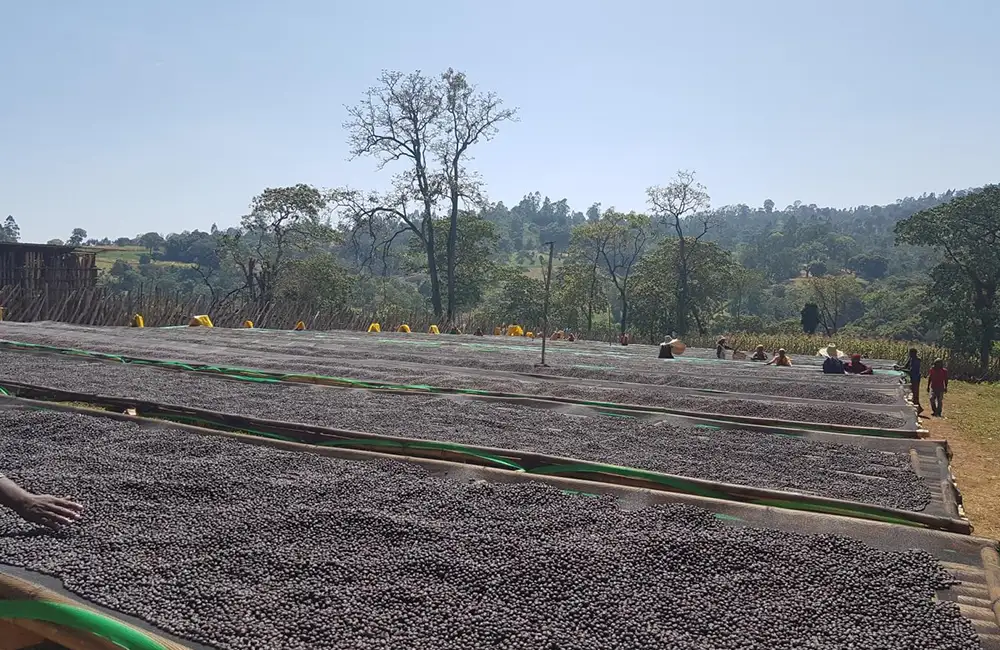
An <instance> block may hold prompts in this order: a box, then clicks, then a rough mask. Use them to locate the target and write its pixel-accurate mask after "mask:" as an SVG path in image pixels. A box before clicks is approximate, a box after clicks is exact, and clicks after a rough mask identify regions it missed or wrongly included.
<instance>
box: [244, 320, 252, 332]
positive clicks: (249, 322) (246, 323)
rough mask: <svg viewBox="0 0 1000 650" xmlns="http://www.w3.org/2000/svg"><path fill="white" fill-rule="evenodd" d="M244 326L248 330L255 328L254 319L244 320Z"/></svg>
mask: <svg viewBox="0 0 1000 650" xmlns="http://www.w3.org/2000/svg"><path fill="white" fill-rule="evenodd" d="M243 327H245V328H246V329H248V330H252V329H253V321H252V320H245V321H243Z"/></svg>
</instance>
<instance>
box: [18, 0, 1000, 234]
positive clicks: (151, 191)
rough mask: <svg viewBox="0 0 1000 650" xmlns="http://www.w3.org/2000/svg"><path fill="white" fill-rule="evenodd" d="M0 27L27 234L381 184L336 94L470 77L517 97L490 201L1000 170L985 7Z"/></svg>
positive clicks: (923, 1)
mask: <svg viewBox="0 0 1000 650" xmlns="http://www.w3.org/2000/svg"><path fill="white" fill-rule="evenodd" d="M2 4H3V8H2V12H0V13H2V20H0V56H2V60H3V65H0V93H2V94H0V97H2V101H0V217H3V216H5V215H6V214H8V213H9V214H13V215H14V216H15V217H16V218H17V220H18V222H19V223H20V225H21V230H22V238H23V239H24V240H33V241H45V240H47V239H49V238H53V237H60V238H66V237H67V236H68V235H69V233H70V231H71V230H72V228H74V227H77V226H82V227H84V228H85V229H86V230H87V231H88V232H89V233H90V235H91V236H97V237H102V236H105V235H107V236H110V237H117V236H121V235H134V234H136V233H140V232H145V231H148V230H156V231H160V232H164V233H166V232H173V231H179V230H184V229H194V228H202V229H207V228H208V227H209V225H210V224H211V223H213V222H216V223H218V224H219V225H220V226H222V225H228V224H231V223H235V222H236V221H237V220H238V219H239V217H240V215H242V214H244V213H245V211H246V206H247V204H248V202H249V200H250V198H251V197H252V196H253V195H254V194H256V193H258V192H259V191H261V190H262V189H264V188H265V187H269V186H280V185H288V184H294V183H298V182H305V183H311V184H315V185H318V186H324V187H333V186H342V185H350V186H353V187H355V188H379V187H382V186H383V185H384V184H385V183H386V181H387V180H388V174H386V173H384V172H382V173H379V172H377V171H376V170H375V167H374V164H373V163H372V162H371V161H366V160H358V161H348V159H347V157H348V156H347V148H346V144H345V135H344V132H343V130H342V128H341V124H342V122H343V121H344V117H345V115H344V108H343V106H344V104H353V103H355V102H356V101H358V100H359V99H360V97H361V94H362V92H363V91H364V90H365V89H366V88H367V87H368V86H370V85H371V84H372V83H373V82H374V81H375V79H376V77H377V76H378V74H379V71H380V70H381V69H383V68H389V69H399V70H404V71H410V70H413V69H421V70H423V71H425V72H430V73H438V72H440V71H443V70H444V69H446V68H447V67H449V66H452V67H455V68H457V69H461V70H464V71H465V72H467V73H468V75H469V76H470V78H471V79H472V80H473V81H474V82H476V83H477V84H478V85H479V86H480V87H482V88H484V89H491V90H495V91H496V92H498V93H499V94H500V95H501V96H502V97H503V98H504V99H505V100H506V102H507V103H508V104H510V105H512V106H517V107H518V108H519V109H520V117H521V120H520V122H519V123H517V124H510V125H506V126H505V127H504V128H503V130H502V132H501V133H500V134H499V136H498V137H497V138H496V140H494V141H493V142H490V143H487V144H485V145H482V146H480V147H479V148H478V150H477V151H476V159H475V161H474V162H473V163H472V166H473V167H474V168H475V169H477V170H478V171H479V172H481V173H482V175H483V177H484V178H485V180H486V182H487V190H488V193H489V196H490V198H491V199H493V200H503V201H504V202H505V203H506V204H507V205H508V206H510V205H513V204H516V203H517V202H518V201H519V200H520V198H521V197H522V196H523V195H524V194H525V193H527V192H530V191H534V190H538V191H540V192H541V193H542V194H543V195H544V194H547V195H549V196H550V197H552V198H553V199H558V198H563V197H565V198H567V199H569V202H570V205H571V206H572V207H573V208H575V209H579V210H585V209H586V208H587V206H588V205H590V204H591V203H593V202H595V201H600V202H601V203H603V205H604V206H605V207H608V206H612V205H613V206H616V207H618V208H620V209H633V208H634V209H643V207H644V205H645V188H646V187H647V186H649V185H651V184H655V183H664V182H666V181H667V180H668V179H669V178H670V176H671V175H672V174H673V173H674V171H675V170H677V169H678V168H688V169H694V170H696V171H697V172H698V174H699V177H700V180H701V181H702V182H704V183H705V184H706V185H707V186H708V188H709V191H710V193H711V195H712V202H713V204H714V205H722V204H727V203H738V202H744V203H748V204H750V205H760V204H761V203H762V202H763V201H764V199H766V198H772V199H773V200H774V201H775V202H776V203H777V204H778V205H779V206H784V205H787V204H789V203H791V202H792V201H794V200H796V199H799V200H802V201H804V202H806V203H817V204H820V205H856V204H873V203H885V202H890V201H893V200H895V199H896V198H898V197H902V196H907V195H919V194H920V193H922V192H925V191H942V190H944V189H947V188H949V187H959V188H961V187H969V186H975V185H981V184H984V183H987V182H996V181H998V180H1000V120H998V119H997V111H998V108H997V107H998V106H1000V40H998V39H997V38H996V26H997V25H998V24H1000V3H998V2H996V1H995V0H955V1H954V2H949V3H945V2H940V1H938V0H906V1H904V0H878V1H871V0H867V1H861V0H841V1H839V2H822V3H821V2H818V1H815V2H814V1H804V0H788V1H784V0H781V1H779V0H755V1H754V2H748V1H745V0H715V1H711V2H709V1H704V2H691V1H690V0H685V1H684V2H674V1H672V0H660V1H655V0H649V1H638V0H616V1H614V2H611V1H597V0H575V1H568V0H544V1H538V0H536V1H535V2H526V1H520V0H515V1H508V2H503V3H494V2H490V3H487V2H477V1H474V0H467V1H459V0H430V1H429V2H422V3H417V2H403V1H398V0H382V1H380V2H370V3H363V2H351V3H347V2H342V1H338V0H327V1H320V0H286V1H285V2H281V3H279V2H274V1H272V2H261V1H254V0H242V1H239V2H237V1H230V0H200V1H197V2H196V1H192V0H169V1H167V0H141V1H136V0H91V1H90V2H69V1H67V0H31V1H30V2H14V1H13V0H9V1H7V2H3V3H2Z"/></svg>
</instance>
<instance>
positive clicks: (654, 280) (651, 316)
mask: <svg viewBox="0 0 1000 650" xmlns="http://www.w3.org/2000/svg"><path fill="white" fill-rule="evenodd" d="M679 249H680V244H679V241H678V240H676V239H667V240H664V241H662V242H660V243H659V244H658V245H657V246H656V248H654V249H653V250H652V251H650V252H649V253H648V254H647V255H645V256H644V257H643V258H642V260H641V261H640V262H639V265H638V268H637V269H636V272H635V281H634V286H633V289H632V305H633V310H632V312H633V318H632V320H633V323H635V324H636V325H637V327H638V329H639V331H640V333H641V334H642V335H644V336H646V337H648V338H649V339H650V341H653V342H655V341H656V340H657V339H658V338H659V337H661V336H663V335H665V334H666V333H668V332H670V331H672V330H676V317H677V311H678V293H679V292H678V288H679V285H678V283H677V269H678V264H677V257H678V255H679V254H680V251H679ZM688 253H689V254H690V257H689V259H688V271H689V276H688V280H689V292H688V296H687V298H688V305H687V309H688V312H689V314H690V317H691V318H692V319H693V320H694V322H695V324H696V325H697V328H698V331H699V333H701V334H705V333H707V331H708V329H709V326H710V325H711V321H712V319H713V317H714V316H715V314H717V313H718V312H719V311H720V310H721V308H722V306H723V305H724V304H725V302H726V299H727V293H728V291H729V289H730V287H731V285H732V279H733V275H734V267H733V263H732V258H731V256H730V254H729V253H728V252H727V251H724V250H722V249H721V248H719V247H718V246H717V245H715V244H714V243H712V242H704V243H703V244H702V245H700V246H698V247H697V248H696V249H694V250H690V249H689V250H688Z"/></svg>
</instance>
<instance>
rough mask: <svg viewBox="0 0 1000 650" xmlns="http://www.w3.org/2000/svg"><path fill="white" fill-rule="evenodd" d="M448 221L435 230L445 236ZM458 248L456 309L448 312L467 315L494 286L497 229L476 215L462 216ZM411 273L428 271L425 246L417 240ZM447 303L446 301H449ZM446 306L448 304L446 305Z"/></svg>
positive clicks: (440, 259)
mask: <svg viewBox="0 0 1000 650" xmlns="http://www.w3.org/2000/svg"><path fill="white" fill-rule="evenodd" d="M448 225H449V220H448V219H437V220H436V221H435V224H434V227H435V229H436V230H438V231H439V232H446V231H447V228H448ZM456 242H457V243H456V246H455V292H454V295H455V308H454V310H452V309H449V310H448V311H449V312H451V311H454V312H465V311H469V310H471V309H473V308H475V307H476V306H477V305H478V304H479V303H480V302H481V301H482V299H483V295H484V293H485V292H486V289H487V288H489V286H490V284H491V283H492V282H493V276H494V273H495V270H496V266H497V265H496V262H495V253H496V242H497V235H496V227H495V226H494V225H493V224H492V223H490V222H489V221H487V220H485V219H481V218H479V217H478V216H476V215H475V214H470V213H467V212H466V213H462V214H460V215H459V218H458V232H457V238H456ZM409 253H410V264H409V268H410V269H411V270H417V271H426V270H427V262H426V257H425V256H424V253H425V251H424V250H423V245H422V244H421V242H420V241H419V240H417V239H410V242H409ZM435 253H436V258H437V266H438V268H446V265H447V259H446V251H445V249H444V248H438V249H437V250H436V251H435ZM446 301H447V298H446ZM445 305H446V306H447V302H446V303H445Z"/></svg>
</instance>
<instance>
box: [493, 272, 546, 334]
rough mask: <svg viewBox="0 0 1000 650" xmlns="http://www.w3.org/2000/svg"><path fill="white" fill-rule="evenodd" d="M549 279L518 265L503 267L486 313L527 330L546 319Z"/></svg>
mask: <svg viewBox="0 0 1000 650" xmlns="http://www.w3.org/2000/svg"><path fill="white" fill-rule="evenodd" d="M544 298H545V283H544V282H543V281H542V280H538V279H536V278H531V277H528V276H527V275H525V274H523V273H521V272H520V271H519V270H517V269H512V268H503V269H499V270H498V273H497V284H496V287H495V289H494V290H493V291H491V292H490V295H489V296H488V298H487V300H486V306H485V309H484V310H483V312H482V316H483V317H484V318H486V319H487V320H490V321H492V322H495V323H498V324H499V323H517V324H518V325H521V326H522V327H524V328H525V329H526V330H534V329H537V328H538V327H539V326H540V325H541V323H542V317H543V313H544V312H543V306H544V305H543V303H544Z"/></svg>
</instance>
